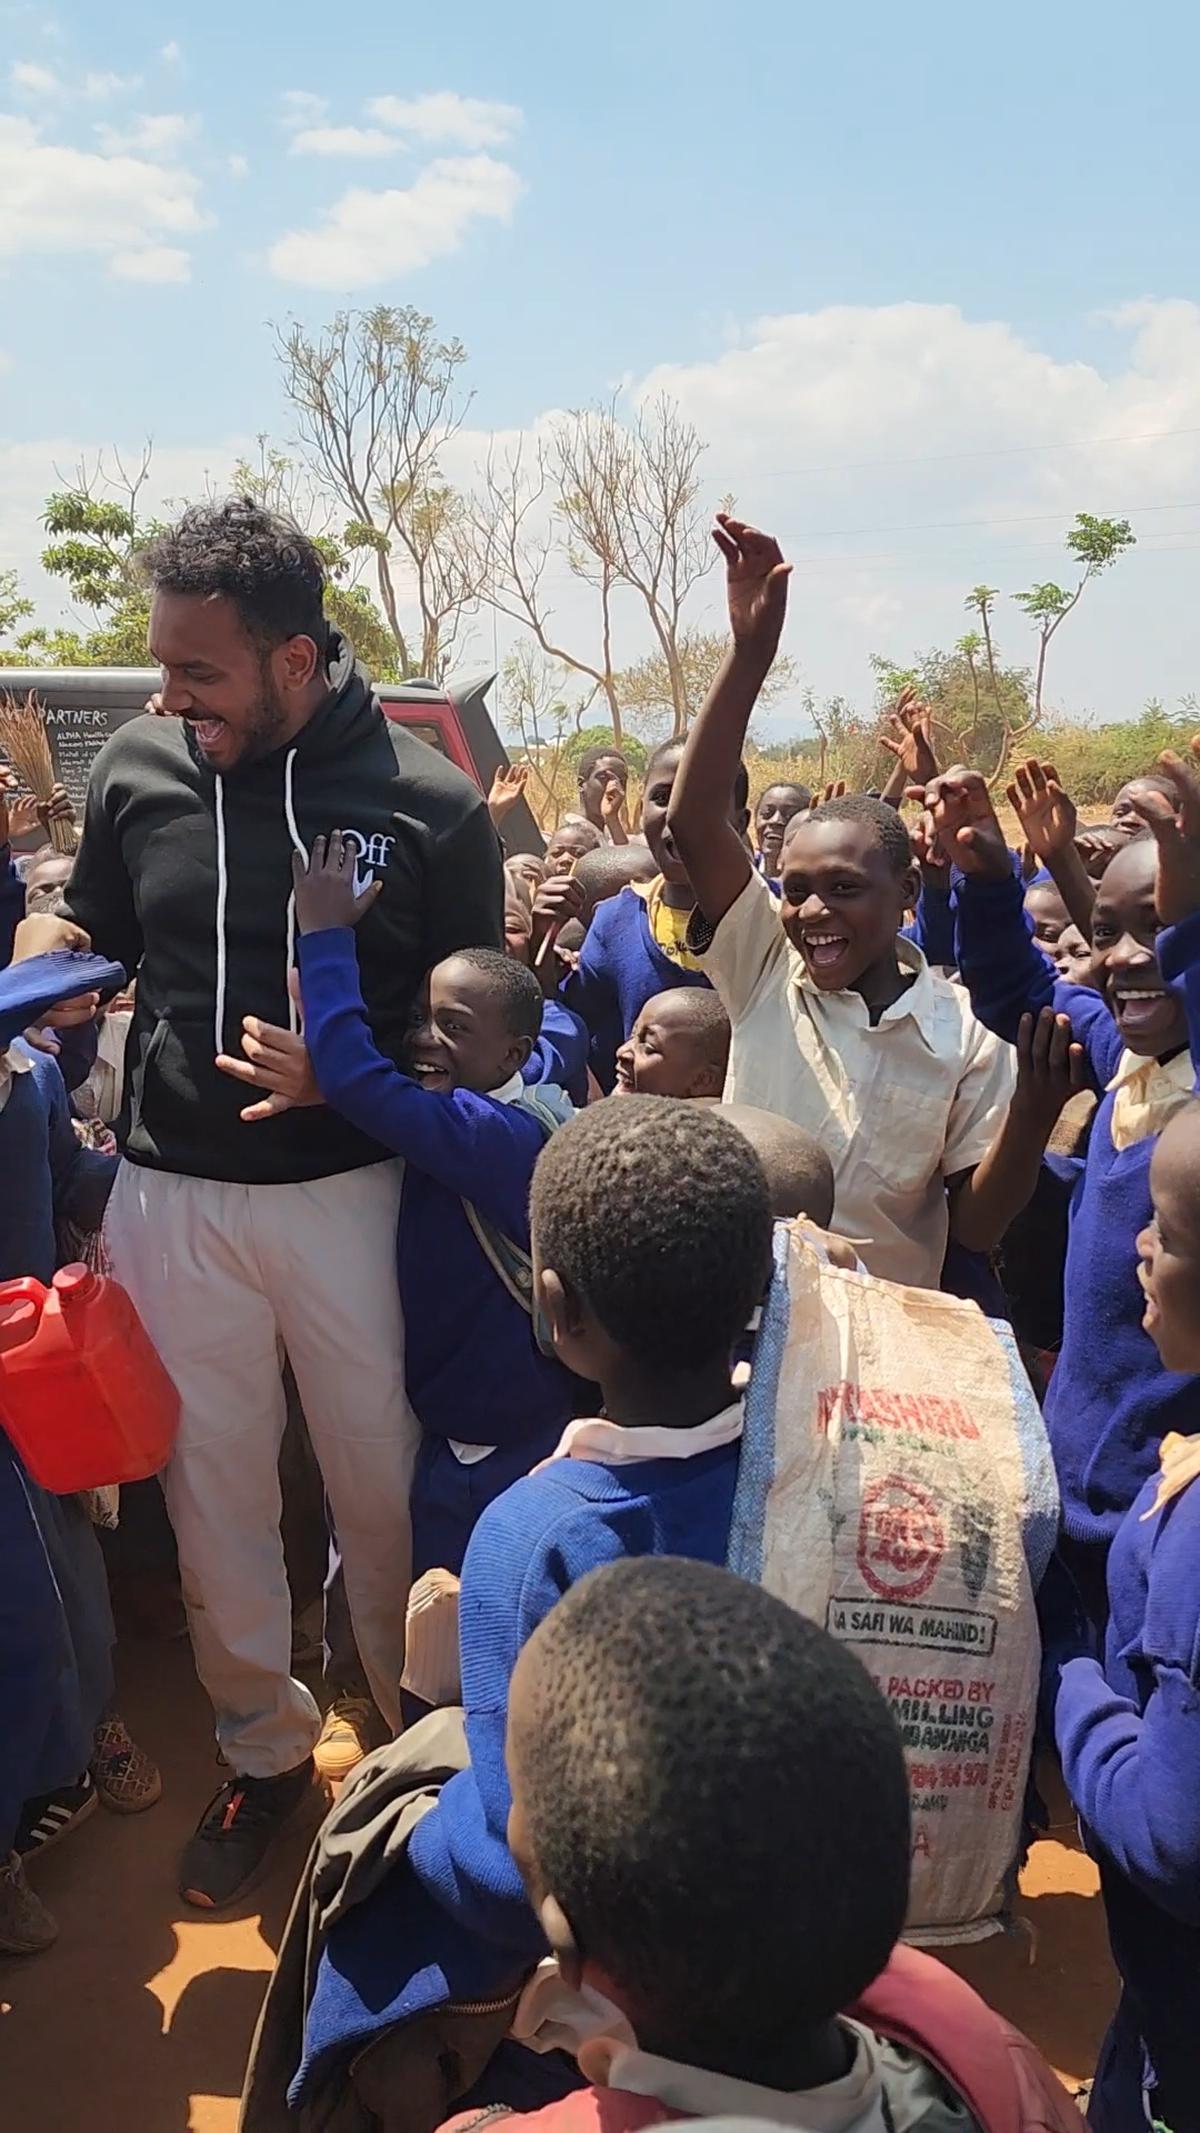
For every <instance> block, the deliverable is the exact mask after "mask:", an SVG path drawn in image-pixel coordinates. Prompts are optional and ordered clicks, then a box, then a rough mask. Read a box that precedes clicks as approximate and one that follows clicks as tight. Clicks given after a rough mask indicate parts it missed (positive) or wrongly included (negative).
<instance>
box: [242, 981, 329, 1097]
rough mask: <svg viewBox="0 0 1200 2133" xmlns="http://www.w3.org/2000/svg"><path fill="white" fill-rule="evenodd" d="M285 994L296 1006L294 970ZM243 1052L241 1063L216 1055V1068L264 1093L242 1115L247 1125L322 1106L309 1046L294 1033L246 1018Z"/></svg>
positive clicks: (297, 984)
mask: <svg viewBox="0 0 1200 2133" xmlns="http://www.w3.org/2000/svg"><path fill="white" fill-rule="evenodd" d="M288 991H289V993H290V994H291V996H292V998H293V1000H295V1002H296V1004H297V1006H299V1004H300V973H299V971H297V970H293V971H291V972H290V973H289V975H288ZM242 1050H243V1052H244V1053H245V1055H246V1056H245V1058H244V1059H233V1058H231V1057H230V1056H229V1054H228V1053H227V1052H219V1053H218V1055H217V1065H218V1066H219V1068H220V1069H221V1072H222V1074H228V1075H230V1076H231V1078H232V1079H233V1080H234V1081H242V1082H245V1084H246V1086H247V1088H251V1089H265V1090H266V1091H267V1094H266V1096H264V1097H263V1099H262V1101H261V1102H260V1103H254V1104H248V1105H247V1106H246V1109H245V1110H244V1111H243V1112H242V1117H243V1119H244V1120H245V1122H246V1124H247V1125H250V1126H253V1125H257V1124H258V1122H259V1120H260V1119H264V1118H278V1117H280V1115H281V1114H282V1113H283V1112H284V1111H295V1110H300V1109H303V1108H304V1107H305V1106H307V1105H311V1104H320V1103H324V1101H325V1099H324V1097H323V1096H322V1094H321V1091H320V1089H319V1088H318V1086H317V1077H316V1075H315V1074H314V1073H313V1064H312V1060H311V1059H310V1058H309V1054H308V1046H307V1045H306V1044H305V1042H304V1039H303V1037H298V1036H297V1035H296V1034H295V1032H294V1031H293V1030H290V1029H280V1028H279V1026H278V1024H277V1023H274V1022H263V1021H261V1020H260V1018H259V1016H258V1015H247V1016H246V1018H245V1020H244V1021H243V1023H242Z"/></svg>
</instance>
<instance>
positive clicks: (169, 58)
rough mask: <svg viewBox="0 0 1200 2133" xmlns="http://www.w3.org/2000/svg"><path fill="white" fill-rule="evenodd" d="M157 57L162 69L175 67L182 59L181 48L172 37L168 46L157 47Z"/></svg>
mask: <svg viewBox="0 0 1200 2133" xmlns="http://www.w3.org/2000/svg"><path fill="white" fill-rule="evenodd" d="M158 56H159V58H160V59H161V61H162V63H163V65H164V67H177V66H179V65H180V63H181V61H182V59H183V47H182V45H181V44H180V43H179V41H178V39H177V38H174V37H172V39H171V41H170V43H169V44H164V45H160V46H159V49H158Z"/></svg>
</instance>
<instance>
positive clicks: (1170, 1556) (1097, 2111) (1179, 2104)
mask: <svg viewBox="0 0 1200 2133" xmlns="http://www.w3.org/2000/svg"><path fill="white" fill-rule="evenodd" d="M1195 745H1196V744H1195V743H1193V747H1195ZM1197 753H1198V755H1200V750H1197ZM1170 767H1171V768H1172V770H1173V771H1174V778H1175V782H1176V783H1177V784H1178V785H1181V786H1182V788H1183V829H1182V831H1181V830H1180V829H1178V828H1177V827H1176V825H1175V822H1174V820H1173V816H1172V812H1171V803H1170V801H1169V800H1168V799H1166V798H1165V797H1164V798H1163V799H1162V805H1161V809H1158V808H1156V809H1155V811H1154V812H1153V813H1152V815H1151V822H1152V826H1153V827H1154V829H1155V833H1156V836H1157V837H1158V838H1159V839H1160V840H1161V841H1160V843H1159V846H1158V850H1159V865H1158V890H1157V899H1158V909H1159V915H1160V917H1161V918H1162V919H1163V920H1164V921H1171V922H1172V923H1170V924H1169V926H1168V930H1167V931H1166V932H1164V933H1163V934H1162V935H1161V937H1160V940H1159V960H1160V962H1161V965H1162V968H1163V971H1164V974H1165V975H1167V976H1168V977H1169V978H1172V979H1176V980H1178V979H1182V981H1183V985H1184V994H1185V998H1186V1002H1187V1010H1188V1021H1189V1024H1190V1027H1191V1035H1192V1050H1193V1054H1194V1056H1195V1057H1197V1058H1200V779H1198V778H1197V777H1195V776H1193V775H1192V774H1191V773H1187V772H1181V770H1180V769H1179V767H1178V766H1177V764H1175V763H1174V762H1172V764H1171V766H1170ZM1198 767H1200V766H1198ZM1151 850H1153V847H1151ZM1150 1195H1151V1198H1152V1201H1153V1208H1154V1215H1153V1220H1152V1222H1151V1223H1150V1225H1149V1227H1148V1228H1147V1229H1145V1230H1144V1231H1143V1232H1142V1235H1141V1236H1140V1237H1139V1239H1138V1251H1139V1253H1140V1255H1141V1262H1142V1264H1141V1269H1140V1271H1141V1291H1142V1292H1144V1293H1143V1297H1142V1300H1143V1302H1144V1305H1145V1320H1144V1324H1145V1330H1146V1333H1147V1334H1148V1336H1149V1338H1150V1339H1151V1340H1152V1341H1153V1342H1154V1343H1155V1345H1156V1347H1157V1349H1158V1352H1159V1355H1160V1356H1161V1358H1162V1363H1163V1365H1164V1369H1165V1372H1168V1373H1170V1374H1171V1376H1172V1379H1173V1381H1174V1382H1176V1383H1178V1382H1183V1383H1186V1384H1187V1385H1188V1386H1189V1387H1190V1395H1189V1397H1188V1399H1187V1400H1186V1401H1185V1402H1184V1403H1183V1404H1182V1406H1181V1407H1180V1409H1179V1410H1178V1411H1177V1412H1176V1413H1175V1414H1174V1415H1173V1417H1172V1420H1173V1423H1174V1429H1173V1431H1172V1433H1171V1434H1170V1435H1169V1436H1167V1437H1165V1438H1164V1440H1163V1442H1162V1444H1161V1446H1160V1447H1159V1455H1158V1462H1157V1468H1156V1471H1154V1472H1152V1473H1151V1474H1150V1476H1149V1478H1148V1479H1147V1481H1146V1482H1145V1485H1144V1487H1143V1488H1142V1490H1141V1493H1140V1495H1139V1496H1138V1497H1137V1498H1136V1500H1135V1501H1134V1504H1133V1507H1132V1509H1131V1510H1130V1511H1128V1512H1127V1513H1126V1516H1125V1517H1124V1519H1123V1520H1122V1522H1121V1524H1120V1526H1119V1527H1118V1530H1117V1534H1116V1538H1115V1539H1114V1541H1113V1544H1112V1549H1111V1552H1110V1554H1109V1558H1108V1602H1109V1620H1108V1629H1107V1634H1106V1637H1105V1640H1104V1656H1103V1659H1102V1660H1098V1659H1096V1658H1093V1657H1091V1656H1090V1655H1088V1654H1087V1653H1086V1651H1085V1650H1084V1649H1079V1650H1078V1652H1077V1655H1076V1656H1070V1657H1065V1656H1064V1650H1063V1647H1062V1646H1061V1645H1060V1646H1059V1648H1058V1649H1057V1650H1055V1651H1050V1652H1048V1653H1047V1668H1046V1676H1047V1678H1046V1687H1047V1689H1048V1691H1049V1696H1050V1698H1051V1699H1052V1707H1053V1715H1054V1730H1055V1734H1056V1737H1057V1741H1058V1747H1059V1753H1060V1755H1061V1757H1062V1766H1063V1776H1064V1778H1065V1779H1066V1782H1067V1786H1068V1789H1069V1791H1070V1794H1071V1798H1072V1800H1073V1801H1074V1803H1075V1805H1076V1807H1077V1808H1078V1810H1079V1813H1080V1815H1081V1816H1082V1818H1083V1822H1084V1824H1085V1826H1086V1829H1087V1832H1088V1838H1089V1845H1090V1848H1091V1849H1092V1851H1093V1852H1094V1854H1095V1856H1096V1858H1097V1860H1098V1862H1099V1867H1100V1880H1101V1887H1102V1889H1103V1893H1104V1902H1105V1908H1106V1911H1107V1915H1108V1928H1109V1937H1110V1939H1111V1942H1112V1949H1113V1955H1114V1957H1115V1959H1116V1963H1117V1968H1118V1969H1119V1971H1120V1973H1121V1981H1122V1985H1123V1988H1124V1989H1123V1993H1122V1998H1121V2003H1120V2006H1119V2007H1118V2010H1117V2014H1116V2017H1115V2019H1114V2021H1113V2024H1112V2027H1111V2029H1110V2030H1109V2033H1108V2036H1107V2038H1106V2040H1105V2044H1104V2047H1103V2050H1102V2053H1101V2058H1100V2066H1099V2070H1098V2073H1097V2078H1096V2083H1095V2087H1094V2090H1093V2094H1092V2102H1091V2109H1090V2112H1089V2120H1090V2123H1091V2125H1092V2126H1093V2127H1095V2128H1096V2129H1097V2133H1125V2129H1126V2128H1127V2127H1130V2126H1138V2125H1142V2124H1149V2123H1150V2120H1151V2118H1153V2119H1156V2120H1158V2121H1160V2122H1161V2123H1163V2124H1165V2125H1168V2126H1170V2127H1171V2129H1172V2133H1197V2129H1200V1376H1197V1375H1196V1373H1200V1104H1198V1103H1196V1102H1194V1101H1192V1102H1189V1103H1187V1104H1186V1105H1185V1107H1184V1108H1183V1109H1182V1110H1179V1111H1177V1112H1176V1114H1175V1116H1174V1117H1173V1118H1172V1119H1171V1121H1170V1122H1169V1124H1168V1125H1167V1126H1166V1127H1165V1128H1164V1129H1163V1132H1162V1133H1161V1135H1160V1136H1159V1138H1158V1139H1157V1141H1155V1142H1154V1144H1153V1155H1152V1157H1151V1162H1150ZM1067 1649H1068V1650H1069V1646H1068V1647H1067ZM1144 2092H1145V2094H1146V2098H1147V2101H1146V2105H1145V2106H1144V2104H1143V2094H1144ZM1143 2113H1144V2115H1143Z"/></svg>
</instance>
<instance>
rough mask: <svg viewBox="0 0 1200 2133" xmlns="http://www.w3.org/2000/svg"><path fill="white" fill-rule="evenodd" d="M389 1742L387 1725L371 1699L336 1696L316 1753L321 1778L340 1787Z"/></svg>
mask: <svg viewBox="0 0 1200 2133" xmlns="http://www.w3.org/2000/svg"><path fill="white" fill-rule="evenodd" d="M384 1738H385V1734H384V1728H383V1721H382V1719H381V1718H380V1716H379V1713H378V1711H377V1710H376V1709H375V1706H374V1704H373V1703H372V1702H371V1699H370V1697H369V1696H335V1697H334V1699H333V1702H332V1703H331V1704H330V1706H329V1709H328V1710H327V1712H326V1713H325V1723H324V1725H323V1726H322V1728H321V1737H320V1739H319V1740H318V1742H317V1745H316V1747H315V1748H314V1749H313V1762H314V1763H315V1764H316V1768H317V1776H318V1777H319V1778H323V1779H324V1781H325V1783H326V1784H327V1785H340V1784H341V1783H342V1781H343V1779H345V1778H348V1777H349V1775H350V1772H351V1771H352V1770H353V1769H355V1768H356V1766H357V1765H358V1764H359V1763H361V1761H362V1759H363V1757H364V1755H369V1754H370V1751H371V1749H372V1748H378V1747H379V1746H380V1745H381V1743H382V1742H383V1740H384Z"/></svg>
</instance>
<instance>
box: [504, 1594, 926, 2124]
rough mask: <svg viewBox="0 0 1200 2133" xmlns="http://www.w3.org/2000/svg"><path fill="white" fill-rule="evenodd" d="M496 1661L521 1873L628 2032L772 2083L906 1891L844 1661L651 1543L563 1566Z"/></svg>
mask: <svg viewBox="0 0 1200 2133" xmlns="http://www.w3.org/2000/svg"><path fill="white" fill-rule="evenodd" d="M519 1664H520V1668H521V1671H522V1674H523V1677H524V1678H523V1680H522V1682H521V1683H520V1684H519V1688H520V1693H519V1694H517V1695H516V1696H514V1698H513V1699H512V1702H511V1704H510V1709H511V1710H512V1712H513V1714H514V1716H513V1719H512V1721H511V1722H510V1755H511V1757H512V1764H513V1774H514V1797H515V1799H516V1802H517V1804H518V1809H519V1811H520V1812H521V1813H522V1814H523V1817H524V1824H525V1829H526V1832H527V1840H528V1846H529V1851H530V1853H531V1855H532V1856H531V1866H532V1872H531V1879H533V1880H534V1882H535V1886H536V1889H537V1892H538V1893H539V1894H542V1895H546V1894H551V1895H553V1896H555V1897H556V1898H557V1900H558V1902H559V1904H560V1906H561V1908H562V1910H563V1911H564V1913H565V1914H566V1917H567V1919H568V1921H569V1923H570V1925H571V1928H572V1931H573V1933H574V1935H575V1939H576V1942H577V1944H578V1946H579V1948H580V1951H581V1953H582V1954H583V1956H584V1957H585V1958H586V1959H587V1960H588V1961H589V1962H590V1963H592V1964H594V1965H595V1966H596V1968H597V1969H598V1970H600V1971H602V1972H603V1973H604V1974H605V1975H607V1976H608V1977H610V1978H611V1979H612V1980H613V1983H614V1985H616V1986H617V1987H618V1988H619V1989H620V1992H621V1996H622V1999H623V2001H624V2003H625V2005H626V2007H627V2010H628V2012H629V2017H630V2020H631V2022H632V2024H633V2028H634V2032H635V2035H636V2037H637V2040H638V2043H639V2045H640V2046H641V2048H642V2049H643V2050H644V2051H650V2052H655V2053H659V2054H661V2055H662V2056H663V2057H665V2058H668V2059H674V2060H676V2061H679V2062H681V2063H682V2064H684V2065H690V2066H703V2067H708V2068H711V2069H713V2070H714V2071H717V2072H720V2073H727V2074H732V2075H737V2076H740V2077H741V2078H742V2079H745V2080H751V2081H759V2082H763V2083H765V2084H766V2085H770V2086H778V2087H783V2086H788V2085H792V2084H791V2083H790V2082H789V2076H788V2066H789V2062H790V2061H794V2060H795V2058H796V2056H797V2054H800V2053H802V2052H803V2049H804V2046H805V2044H806V2042H807V2041H808V2040H807V2038H806V2035H805V2032H806V2031H811V2030H812V2029H813V2028H814V2027H816V2026H818V2025H819V2024H821V2023H824V2022H827V2021H829V2020H830V2019H831V2018H832V2017H833V2016H835V2015H836V2014H838V2013H839V2012H841V2011H842V2010H843V2009H845V2008H848V2007H849V2006H850V2005H852V2003H853V2002H854V2000H855V1999H856V1998H857V1997H858V1995H859V1994H860V1993H861V1992H862V1991H863V1990H864V1988H865V1987H866V1986H867V1985H869V1984H870V1983H871V1981H872V1979H873V1978H875V1977H877V1976H878V1974H879V1972H880V1971H881V1970H882V1969H883V1967H884V1965H885V1964H886V1962H887V1960H888V1957H889V1956H890V1954H891V1951H892V1948H893V1947H894V1945H895V1943H896V1941H897V1939H898V1937H899V1934H900V1930H901V1927H902V1926H903V1923H904V1914H905V1909H906V1906H907V1902H908V1880H909V1793H908V1780H907V1776H906V1773H905V1767H904V1756H903V1751H902V1749H901V1745H900V1738H899V1735H898V1733H897V1731H896V1727H895V1725H894V1723H893V1720H892V1716H891V1713H890V1711H889V1710H888V1707H887V1705H886V1703H885V1702H884V1700H883V1697H882V1696H881V1695H880V1693H879V1691H878V1689H877V1688H876V1687H875V1685H874V1683H873V1682H872V1680H871V1678H870V1676H869V1674H868V1673H867V1672H866V1669H865V1668H864V1667H863V1666H861V1665H860V1663H859V1661H858V1660H857V1659H856V1658H855V1657H854V1655H853V1654H852V1653H851V1652H848V1651H846V1650H845V1649H844V1647H843V1646H841V1645H839V1644H837V1643H835V1642H834V1640H833V1638H832V1637H830V1636H828V1635H827V1634H826V1632H825V1631H824V1630H823V1629H820V1628H818V1627H817V1625H816V1624H815V1623H813V1622H810V1621H808V1620H807V1619H806V1618H805V1617H804V1616H803V1615H800V1614H797V1613H796V1612H795V1611H794V1609H792V1608H790V1607H788V1606H786V1605H785V1604H784V1602H783V1601H782V1600H778V1599H776V1598H774V1597H773V1596H772V1595H771V1594H770V1593H768V1592H765V1591H763V1590H762V1589H761V1587H759V1586H756V1585H751V1584H748V1583H746V1582H745V1581H744V1580H742V1579H741V1578H738V1577H735V1576H734V1575H733V1574H732V1572H730V1571H727V1570H719V1569H716V1568H714V1567H713V1566H712V1565H711V1564H706V1563H697V1562H685V1561H682V1560H677V1559H675V1558H673V1557H670V1556H644V1557H637V1558H629V1559H627V1560H626V1561H624V1562H619V1563H614V1564H611V1565H609V1566H608V1567H607V1568H604V1569H600V1570H595V1571H592V1572H591V1573H590V1574H589V1575H588V1576H587V1577H585V1578H582V1579H581V1580H580V1582H579V1583H578V1584H577V1585H573V1586H572V1587H571V1589H570V1591H569V1592H568V1593H567V1594H566V1595H565V1597H564V1598H563V1599H562V1600H561V1601H560V1602H559V1604H558V1605H557V1607H555V1608H554V1609H553V1610H552V1612H551V1613H550V1614H549V1615H547V1616H546V1618H545V1620H544V1621H543V1622H542V1623H541V1624H540V1625H539V1627H538V1628H537V1629H536V1630H535V1632H534V1634H533V1636H532V1637H531V1639H530V1641H529V1643H528V1644H527V1646H526V1647H525V1650H524V1652H523V1653H522V1656H521V1660H520V1662H519ZM768 2069H769V2070H770V2071H768Z"/></svg>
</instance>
